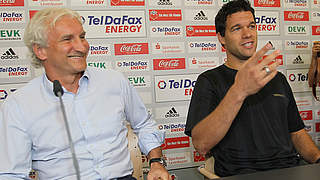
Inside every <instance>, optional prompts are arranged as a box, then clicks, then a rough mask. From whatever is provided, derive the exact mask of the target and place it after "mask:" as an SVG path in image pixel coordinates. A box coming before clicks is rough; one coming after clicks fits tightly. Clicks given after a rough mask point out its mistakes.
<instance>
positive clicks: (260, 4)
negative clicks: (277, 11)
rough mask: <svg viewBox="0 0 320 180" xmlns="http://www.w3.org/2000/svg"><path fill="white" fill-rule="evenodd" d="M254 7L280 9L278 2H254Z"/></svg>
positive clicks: (269, 0)
mask: <svg viewBox="0 0 320 180" xmlns="http://www.w3.org/2000/svg"><path fill="white" fill-rule="evenodd" d="M254 6H255V7H280V0H254Z"/></svg>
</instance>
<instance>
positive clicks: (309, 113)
mask: <svg viewBox="0 0 320 180" xmlns="http://www.w3.org/2000/svg"><path fill="white" fill-rule="evenodd" d="M299 113H300V116H301V119H302V120H304V121H308V120H312V110H308V111H299Z"/></svg>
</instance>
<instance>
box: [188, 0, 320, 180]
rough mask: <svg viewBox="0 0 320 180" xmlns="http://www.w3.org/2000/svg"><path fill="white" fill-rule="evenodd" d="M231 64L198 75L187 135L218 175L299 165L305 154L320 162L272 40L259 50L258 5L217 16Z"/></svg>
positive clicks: (242, 2) (234, 5)
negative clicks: (212, 160) (212, 161)
mask: <svg viewBox="0 0 320 180" xmlns="http://www.w3.org/2000/svg"><path fill="white" fill-rule="evenodd" d="M215 25H216V32H217V36H218V39H219V42H220V43H221V44H222V46H223V47H224V48H225V49H226V54H227V61H226V63H225V64H223V65H221V66H219V67H217V68H215V69H212V70H208V71H206V72H204V73H202V74H201V75H199V77H198V79H197V84H196V86H195V88H194V92H193V95H192V99H191V102H190V107H189V113H188V118H187V124H186V131H185V133H186V134H187V135H189V136H192V142H193V145H194V146H195V148H196V149H197V150H198V151H199V152H200V153H201V154H207V153H208V152H211V153H212V154H213V156H214V158H215V173H216V174H217V175H219V176H230V175H235V174H242V173H251V172H256V171H262V170H268V169H275V168H285V167H293V166H296V165H298V164H299V160H300V158H299V155H298V154H300V155H301V156H302V157H303V158H304V159H305V160H306V161H307V162H309V163H315V162H319V161H320V151H319V149H318V148H317V147H316V146H315V144H314V143H313V141H312V139H311V138H310V136H309V135H308V134H307V133H306V131H305V130H304V123H303V121H302V120H301V118H300V115H299V111H298V109H297V106H296V103H295V100H294V97H293V93H292V91H291V88H290V86H289V84H288V83H287V81H286V78H285V76H284V75H283V74H281V73H279V72H277V69H276V68H277V66H278V65H279V63H280V62H278V61H277V60H275V57H277V56H278V55H279V53H280V51H279V50H276V51H274V52H273V53H271V54H270V55H268V56H267V57H266V58H265V59H264V60H262V61H260V59H261V58H262V56H263V55H264V54H265V53H266V52H268V51H269V50H270V49H272V44H271V43H267V44H266V45H265V46H264V47H263V48H262V49H260V50H259V51H257V52H256V47H257V30H256V23H255V15H254V9H253V8H252V7H251V5H250V3H249V2H248V1H247V0H235V1H231V2H229V3H227V4H225V5H224V6H223V7H222V8H221V9H220V11H219V12H218V14H217V16H216V18H215Z"/></svg>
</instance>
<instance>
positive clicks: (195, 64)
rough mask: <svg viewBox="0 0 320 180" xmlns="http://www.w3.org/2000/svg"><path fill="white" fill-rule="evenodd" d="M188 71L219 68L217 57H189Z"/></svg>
mask: <svg viewBox="0 0 320 180" xmlns="http://www.w3.org/2000/svg"><path fill="white" fill-rule="evenodd" d="M188 62H189V68H190V69H200V68H202V69H212V68H215V67H217V66H219V65H220V64H221V63H220V60H219V57H191V58H188Z"/></svg>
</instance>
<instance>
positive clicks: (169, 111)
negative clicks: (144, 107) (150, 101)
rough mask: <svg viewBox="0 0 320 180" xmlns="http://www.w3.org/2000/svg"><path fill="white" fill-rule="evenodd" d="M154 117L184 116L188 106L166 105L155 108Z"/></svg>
mask: <svg viewBox="0 0 320 180" xmlns="http://www.w3.org/2000/svg"><path fill="white" fill-rule="evenodd" d="M155 110H156V114H155V115H156V116H155V117H156V119H171V118H186V117H187V113H188V106H173V105H172V106H170V105H168V106H166V107H161V108H156V109H155Z"/></svg>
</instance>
